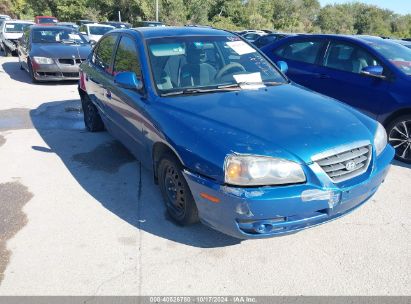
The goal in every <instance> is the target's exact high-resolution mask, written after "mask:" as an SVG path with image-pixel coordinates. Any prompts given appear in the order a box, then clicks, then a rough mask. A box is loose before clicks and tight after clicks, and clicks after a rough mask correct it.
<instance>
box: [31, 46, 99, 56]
mask: <svg viewBox="0 0 411 304" xmlns="http://www.w3.org/2000/svg"><path fill="white" fill-rule="evenodd" d="M90 52H91V46H90V45H88V44H81V45H78V44H62V43H34V44H33V47H32V49H31V52H30V55H31V56H41V57H49V58H66V59H67V58H73V56H75V58H79V56H80V58H81V59H85V58H87V56H88V55H89V54H90Z"/></svg>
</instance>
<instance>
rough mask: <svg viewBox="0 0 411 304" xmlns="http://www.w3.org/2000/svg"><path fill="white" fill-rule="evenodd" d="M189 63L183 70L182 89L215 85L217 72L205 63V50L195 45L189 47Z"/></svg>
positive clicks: (181, 74)
mask: <svg viewBox="0 0 411 304" xmlns="http://www.w3.org/2000/svg"><path fill="white" fill-rule="evenodd" d="M186 54H187V55H186V60H187V63H186V64H184V65H183V66H182V68H181V72H180V75H179V85H180V86H181V87H192V86H206V85H210V84H212V83H213V81H214V78H215V76H216V74H217V70H216V69H215V68H214V67H213V66H212V65H210V64H208V63H206V62H204V61H205V54H204V50H202V49H198V48H197V47H196V46H195V45H194V44H192V45H189V46H188V47H187V53H186Z"/></svg>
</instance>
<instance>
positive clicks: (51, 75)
mask: <svg viewBox="0 0 411 304" xmlns="http://www.w3.org/2000/svg"><path fill="white" fill-rule="evenodd" d="M33 72H34V78H35V79H36V80H39V81H60V80H78V79H79V78H80V74H79V73H80V66H79V65H78V64H72V65H69V64H67V65H63V64H58V63H53V64H33Z"/></svg>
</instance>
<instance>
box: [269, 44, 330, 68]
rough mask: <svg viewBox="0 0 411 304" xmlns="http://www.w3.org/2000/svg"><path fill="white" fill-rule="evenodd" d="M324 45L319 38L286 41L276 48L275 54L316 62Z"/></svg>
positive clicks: (285, 57) (306, 61) (295, 59)
mask: <svg viewBox="0 0 411 304" xmlns="http://www.w3.org/2000/svg"><path fill="white" fill-rule="evenodd" d="M322 46H323V42H322V41H319V40H304V41H297V42H291V43H286V44H284V45H282V46H281V47H280V48H278V49H276V50H274V54H275V55H277V56H279V57H281V58H284V59H289V60H294V61H299V62H305V63H311V64H314V63H316V61H317V58H318V55H319V53H320V51H321V48H322Z"/></svg>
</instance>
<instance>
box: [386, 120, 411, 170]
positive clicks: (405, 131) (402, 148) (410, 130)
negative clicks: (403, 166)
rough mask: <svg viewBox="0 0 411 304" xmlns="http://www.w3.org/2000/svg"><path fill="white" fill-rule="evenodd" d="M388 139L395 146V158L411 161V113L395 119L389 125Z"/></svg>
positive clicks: (406, 161)
mask: <svg viewBox="0 0 411 304" xmlns="http://www.w3.org/2000/svg"><path fill="white" fill-rule="evenodd" d="M387 133H388V141H389V143H390V144H391V145H392V146H393V147H394V148H395V158H396V159H397V160H399V161H402V162H405V163H411V115H404V116H401V117H398V118H397V119H395V120H393V121H392V122H391V123H390V124H389V125H388V127H387Z"/></svg>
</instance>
